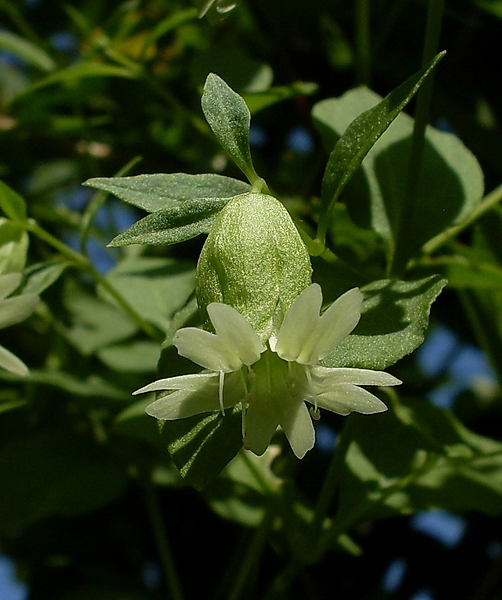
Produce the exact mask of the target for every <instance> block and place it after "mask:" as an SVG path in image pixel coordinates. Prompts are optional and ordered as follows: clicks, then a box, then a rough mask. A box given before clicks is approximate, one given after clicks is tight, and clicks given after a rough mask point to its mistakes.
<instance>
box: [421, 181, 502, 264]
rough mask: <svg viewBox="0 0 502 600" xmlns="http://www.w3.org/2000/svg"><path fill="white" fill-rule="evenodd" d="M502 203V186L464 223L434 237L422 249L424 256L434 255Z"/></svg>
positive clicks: (486, 197)
mask: <svg viewBox="0 0 502 600" xmlns="http://www.w3.org/2000/svg"><path fill="white" fill-rule="evenodd" d="M500 201H502V184H501V185H499V186H498V187H496V188H495V189H494V190H492V191H491V192H490V193H489V194H487V195H486V196H485V197H484V198H483V200H482V201H481V203H480V205H479V206H478V207H477V208H476V210H474V212H472V213H471V215H470V216H469V218H468V219H466V220H465V221H464V222H463V223H460V224H459V225H454V226H453V227H450V228H449V229H446V230H445V231H442V232H441V233H439V234H438V235H436V237H433V238H432V239H431V240H429V241H428V242H427V243H426V244H425V245H424V246H423V248H422V250H423V252H424V254H427V255H429V254H432V253H433V252H435V251H436V250H437V249H438V248H440V247H441V246H442V245H443V244H445V243H446V242H448V241H449V240H451V239H453V238H455V237H456V236H457V235H458V234H459V233H460V232H461V231H463V230H464V229H467V227H469V226H470V225H472V223H474V222H475V221H477V220H478V219H479V218H480V217H482V216H483V215H484V214H486V213H487V212H488V211H489V210H492V209H493V208H495V206H497V204H499V203H500Z"/></svg>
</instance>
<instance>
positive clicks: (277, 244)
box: [195, 192, 312, 342]
mask: <svg viewBox="0 0 502 600" xmlns="http://www.w3.org/2000/svg"><path fill="white" fill-rule="evenodd" d="M311 276H312V267H311V264H310V257H309V254H308V252H307V249H306V247H305V244H304V243H303V241H302V239H301V237H300V234H299V233H298V230H297V228H296V226H295V224H294V223H293V220H292V219H291V216H290V215H289V213H288V211H287V210H286V209H285V208H284V206H283V205H282V204H281V202H279V200H277V199H276V198H274V197H273V196H270V195H268V194H261V193H256V192H250V193H247V194H242V195H239V196H235V197H234V198H232V199H231V200H230V201H229V202H228V204H227V205H226V206H225V208H224V209H223V210H222V211H221V213H220V214H219V216H218V218H217V220H216V222H215V223H214V225H213V227H212V229H211V233H210V234H209V235H208V237H207V239H206V242H205V244H204V247H203V248H202V252H201V254H200V257H199V262H198V264H197V278H196V288H195V289H196V294H197V300H198V302H199V306H200V309H201V311H202V315H203V320H204V327H205V328H207V329H211V324H210V322H209V319H208V315H207V311H206V307H207V305H208V304H210V303H211V302H223V303H224V304H229V305H230V306H233V307H234V308H235V309H236V310H238V311H239V312H240V313H241V314H242V315H243V316H244V317H246V319H247V320H248V321H249V322H250V323H251V325H252V327H253V329H254V330H255V331H256V333H257V334H258V336H259V337H260V338H261V340H262V341H263V342H265V341H266V340H268V339H269V338H270V336H273V335H274V334H275V333H276V332H277V330H278V327H279V326H280V324H281V322H282V319H283V316H284V313H285V312H286V310H287V309H288V308H289V307H290V306H291V304H292V303H293V301H294V300H295V298H296V297H297V296H298V295H299V294H300V293H301V292H302V291H303V290H304V289H305V288H306V287H308V286H309V285H310V283H311Z"/></svg>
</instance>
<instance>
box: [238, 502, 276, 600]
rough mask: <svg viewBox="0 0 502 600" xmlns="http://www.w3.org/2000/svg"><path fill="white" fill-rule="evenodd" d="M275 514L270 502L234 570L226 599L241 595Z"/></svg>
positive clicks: (272, 504)
mask: <svg viewBox="0 0 502 600" xmlns="http://www.w3.org/2000/svg"><path fill="white" fill-rule="evenodd" d="M275 514H276V513H275V507H274V503H273V502H270V504H269V506H268V507H267V509H266V511H265V514H264V515H263V519H262V521H261V523H260V526H259V527H258V528H257V529H256V531H255V533H254V535H253V538H252V540H251V543H250V544H249V545H248V549H247V552H246V554H245V555H244V558H243V559H242V560H241V561H240V563H239V568H238V569H237V570H236V571H237V576H236V578H235V581H234V584H233V586H232V588H231V589H230V593H229V595H228V600H239V598H241V597H242V592H243V590H244V587H245V586H246V583H247V582H248V581H249V577H250V574H251V572H252V570H253V568H254V566H255V565H256V563H257V562H258V559H259V558H260V556H261V553H262V549H263V547H264V545H265V542H266V541H267V538H268V534H269V532H270V529H271V527H272V523H273V521H274V517H275Z"/></svg>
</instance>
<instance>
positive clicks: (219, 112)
mask: <svg viewBox="0 0 502 600" xmlns="http://www.w3.org/2000/svg"><path fill="white" fill-rule="evenodd" d="M201 103H202V110H203V111H204V115H205V117H206V120H207V122H208V123H209V126H210V127H211V129H212V130H213V133H214V135H215V136H216V137H217V138H218V141H219V142H220V144H221V145H222V146H223V148H224V149H225V150H226V151H227V152H228V154H229V156H230V158H231V159H232V160H233V161H234V162H235V164H236V165H237V166H238V167H239V169H240V170H241V171H242V172H243V173H244V175H246V177H247V178H248V179H249V181H250V182H251V184H252V185H253V184H254V183H256V182H258V181H259V180H260V178H259V177H258V175H257V174H256V171H255V170H254V167H253V160H252V158H251V150H250V147H249V127H250V123H251V115H250V112H249V109H248V107H247V106H246V103H245V102H244V100H243V99H242V98H241V96H239V94H237V93H236V92H234V91H233V90H232V89H231V88H230V87H229V86H228V85H227V84H226V83H225V82H224V81H223V79H221V78H220V77H218V75H215V74H214V73H210V74H209V75H208V76H207V79H206V83H205V85H204V93H203V94H202V100H201Z"/></svg>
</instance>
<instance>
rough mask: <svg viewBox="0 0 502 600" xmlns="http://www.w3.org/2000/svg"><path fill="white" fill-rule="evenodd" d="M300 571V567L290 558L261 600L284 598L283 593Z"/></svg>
mask: <svg viewBox="0 0 502 600" xmlns="http://www.w3.org/2000/svg"><path fill="white" fill-rule="evenodd" d="M300 569H301V565H299V564H298V562H297V561H296V559H295V558H294V557H292V558H291V559H290V561H289V563H288V564H287V565H286V567H285V568H284V569H283V570H282V571H281V572H280V573H279V575H277V577H276V578H275V579H274V581H273V582H272V585H271V586H270V588H269V590H268V592H267V593H266V594H265V596H264V598H263V600H275V598H281V597H284V592H285V591H286V590H287V589H288V588H289V587H290V586H291V584H292V583H293V581H294V580H295V578H296V576H297V575H298V573H299V570H300Z"/></svg>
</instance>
